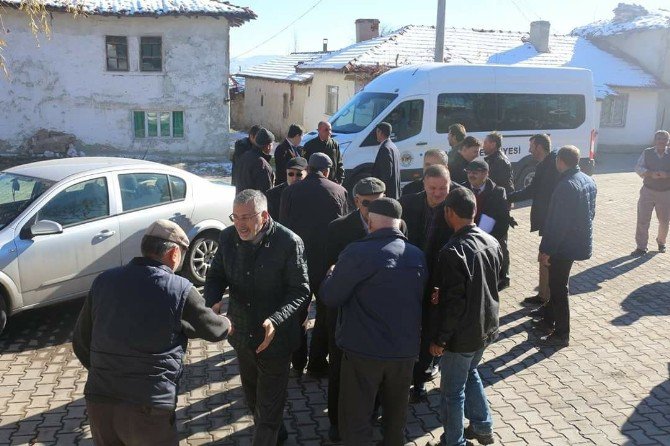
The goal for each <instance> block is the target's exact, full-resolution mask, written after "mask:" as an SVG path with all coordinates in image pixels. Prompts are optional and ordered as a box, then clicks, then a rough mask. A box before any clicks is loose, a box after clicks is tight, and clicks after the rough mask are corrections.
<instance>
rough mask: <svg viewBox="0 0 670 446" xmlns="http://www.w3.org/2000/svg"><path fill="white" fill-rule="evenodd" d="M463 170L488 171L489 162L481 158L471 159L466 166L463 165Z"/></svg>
mask: <svg viewBox="0 0 670 446" xmlns="http://www.w3.org/2000/svg"><path fill="white" fill-rule="evenodd" d="M465 170H469V171H475V172H476V171H480V172H488V171H489V163H487V162H486V161H484V160H483V159H479V158H478V159H475V160H472V161H470V162H469V163H468V165H467V166H465Z"/></svg>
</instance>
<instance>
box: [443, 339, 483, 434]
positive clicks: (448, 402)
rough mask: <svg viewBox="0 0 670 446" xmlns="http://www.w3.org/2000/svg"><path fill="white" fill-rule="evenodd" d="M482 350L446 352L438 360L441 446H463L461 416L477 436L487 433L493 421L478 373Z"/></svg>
mask: <svg viewBox="0 0 670 446" xmlns="http://www.w3.org/2000/svg"><path fill="white" fill-rule="evenodd" d="M483 353H484V349H483V348H482V349H481V350H478V351H476V352H472V353H453V352H448V351H445V352H444V353H443V354H442V359H441V360H440V367H441V369H442V378H441V381H440V390H441V393H442V394H441V399H440V410H441V416H442V425H443V426H444V434H442V439H441V440H442V444H443V445H444V446H464V445H465V438H464V437H463V427H464V426H463V415H465V417H466V418H467V419H468V420H470V425H471V426H472V428H473V429H474V431H475V432H477V433H478V434H490V433H491V432H492V429H493V420H492V419H491V411H490V410H489V403H488V402H487V401H486V394H484V386H483V385H482V380H481V379H480V377H479V373H478V372H477V365H479V362H480V361H481V360H482V354H483Z"/></svg>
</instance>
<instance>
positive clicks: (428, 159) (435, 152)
mask: <svg viewBox="0 0 670 446" xmlns="http://www.w3.org/2000/svg"><path fill="white" fill-rule="evenodd" d="M435 164H441V165H443V166H444V167H448V166H449V158H448V157H447V153H446V152H445V151H444V150H442V149H430V150H426V153H424V154H423V172H424V173H425V172H426V169H428V168H429V167H430V166H434V165H435ZM419 192H423V177H421V178H419V179H416V180H414V181H412V182H411V183H407V184H405V186H404V187H403V188H402V194H401V195H409V194H418V193H419Z"/></svg>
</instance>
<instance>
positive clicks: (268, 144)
mask: <svg viewBox="0 0 670 446" xmlns="http://www.w3.org/2000/svg"><path fill="white" fill-rule="evenodd" d="M274 142H275V135H273V134H272V132H270V131H269V130H267V129H264V128H262V127H261V129H260V130H259V131H258V133H256V145H255V147H254V149H253V150H250V151H248V152H246V153H245V154H244V155H242V156H241V157H240V159H239V161H238V164H239V165H238V166H237V184H236V185H235V191H236V192H237V193H240V192H242V191H243V190H245V189H254V190H259V191H261V192H263V193H265V192H267V191H268V190H270V188H272V185H273V184H274V181H275V174H274V172H273V171H272V166H271V165H270V160H272V155H270V152H271V151H272V143H274Z"/></svg>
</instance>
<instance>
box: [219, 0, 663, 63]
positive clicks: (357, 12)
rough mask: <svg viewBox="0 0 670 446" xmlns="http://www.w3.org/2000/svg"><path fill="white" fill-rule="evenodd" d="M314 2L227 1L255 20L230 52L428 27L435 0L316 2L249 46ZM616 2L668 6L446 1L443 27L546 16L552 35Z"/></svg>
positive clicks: (237, 33) (273, 50) (333, 44)
mask: <svg viewBox="0 0 670 446" xmlns="http://www.w3.org/2000/svg"><path fill="white" fill-rule="evenodd" d="M317 1H318V0H231V3H233V4H236V5H240V6H248V7H250V8H251V9H252V10H253V11H254V12H256V14H258V19H256V20H253V21H251V22H250V23H246V24H245V25H243V26H241V27H239V28H233V29H232V31H231V44H230V48H231V56H232V57H236V56H239V55H241V54H243V53H245V54H244V56H243V57H249V56H258V55H273V54H274V55H281V54H287V53H290V52H292V51H294V50H298V51H320V50H321V45H322V40H323V38H327V39H328V46H329V48H331V49H338V48H341V47H344V46H346V45H349V44H351V43H354V42H355V28H354V21H355V20H356V19H358V18H376V19H379V20H380V22H381V27H382V29H396V28H400V27H401V26H404V25H410V24H412V25H434V24H435V19H436V14H437V0H413V1H412V0H410V1H407V0H321V2H320V3H319V4H317V5H316V6H315V7H314V9H312V10H311V11H309V12H308V13H307V14H306V15H305V16H304V17H303V18H301V19H300V20H298V21H297V22H296V23H295V24H294V25H292V26H290V27H289V28H288V29H286V31H284V32H282V33H281V34H279V35H278V36H277V37H274V38H273V39H271V40H270V41H269V42H268V43H266V44H264V45H262V46H260V47H259V48H256V49H253V50H252V51H249V50H251V49H252V48H254V47H255V46H257V45H258V44H259V43H261V42H263V41H264V40H266V39H268V38H269V37H270V36H272V35H273V34H274V33H276V32H277V31H279V30H281V29H282V28H284V27H286V26H287V25H288V24H290V23H291V22H292V21H294V20H295V19H296V18H298V17H299V16H300V15H302V14H303V13H305V12H306V11H308V10H309V9H310V8H311V7H312V6H313V5H314V4H316V3H317ZM620 1H627V2H630V3H638V4H641V5H643V6H645V7H646V8H647V9H654V8H660V7H664V8H667V9H670V2H668V0H592V1H589V0H470V1H468V0H465V1H464V0H447V14H446V25H447V26H455V27H463V28H487V29H505V30H513V31H526V30H528V29H529V24H530V22H531V21H533V20H539V19H542V20H549V21H550V22H551V31H552V33H569V32H570V30H572V29H573V28H575V27H577V26H581V25H586V24H588V23H591V22H593V21H595V20H601V19H610V18H611V17H612V9H614V8H615V7H616V5H617V4H618V3H619V2H620Z"/></svg>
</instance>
